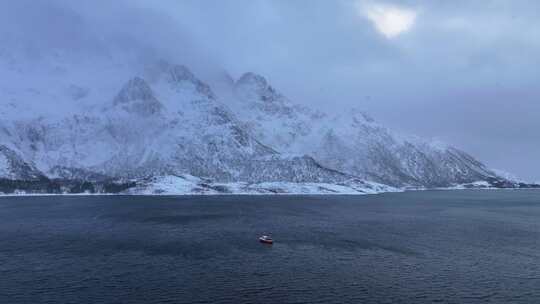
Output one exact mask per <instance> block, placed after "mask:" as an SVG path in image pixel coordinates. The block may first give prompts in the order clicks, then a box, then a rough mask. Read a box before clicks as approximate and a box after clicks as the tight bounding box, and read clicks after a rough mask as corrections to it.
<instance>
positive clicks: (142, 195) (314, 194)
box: [0, 187, 540, 198]
mask: <svg viewBox="0 0 540 304" xmlns="http://www.w3.org/2000/svg"><path fill="white" fill-rule="evenodd" d="M482 190H490V191H497V190H500V191H524V190H537V191H540V188H455V187H449V188H430V189H420V188H419V189H398V191H384V192H376V193H375V192H373V193H360V192H354V193H353V192H349V193H345V192H344V193H245V192H239V193H196V192H191V193H18V194H14V193H11V194H0V198H8V197H53V196H58V197H69V196H71V197H92V196H127V197H145V196H146V197H167V196H170V197H175V196H178V197H185V196H364V195H378V194H388V193H405V192H417V191H422V192H423V191H482Z"/></svg>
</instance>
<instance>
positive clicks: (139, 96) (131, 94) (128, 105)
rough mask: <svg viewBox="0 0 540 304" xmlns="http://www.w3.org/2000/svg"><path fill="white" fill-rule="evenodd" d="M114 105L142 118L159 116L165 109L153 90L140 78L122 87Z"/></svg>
mask: <svg viewBox="0 0 540 304" xmlns="http://www.w3.org/2000/svg"><path fill="white" fill-rule="evenodd" d="M113 105H114V106H115V107H122V109H124V110H125V111H127V112H129V113H136V114H138V115H141V116H150V115H153V114H157V113H159V112H160V111H161V110H162V108H163V105H162V104H161V103H160V102H159V101H158V100H157V99H156V97H155V96H154V92H153V91H152V88H150V86H149V85H148V83H146V81H145V80H144V79H142V78H140V77H134V78H132V79H131V80H129V81H128V82H127V83H126V84H125V85H124V86H123V87H122V89H121V90H120V92H119V93H118V95H117V96H116V98H115V99H114V102H113Z"/></svg>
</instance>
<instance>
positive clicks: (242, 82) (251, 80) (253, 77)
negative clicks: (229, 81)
mask: <svg viewBox="0 0 540 304" xmlns="http://www.w3.org/2000/svg"><path fill="white" fill-rule="evenodd" d="M236 86H255V87H257V88H258V89H260V90H261V89H262V90H264V89H266V88H267V87H268V82H267V81H266V78H264V77H263V76H261V75H259V74H255V73H252V72H247V73H244V74H243V75H242V76H241V77H240V78H239V79H238V81H236Z"/></svg>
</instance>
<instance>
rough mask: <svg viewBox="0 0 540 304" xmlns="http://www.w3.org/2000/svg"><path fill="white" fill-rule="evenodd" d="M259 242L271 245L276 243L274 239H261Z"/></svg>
mask: <svg viewBox="0 0 540 304" xmlns="http://www.w3.org/2000/svg"><path fill="white" fill-rule="evenodd" d="M259 242H261V243H263V244H270V245H271V244H273V243H274V241H272V240H259Z"/></svg>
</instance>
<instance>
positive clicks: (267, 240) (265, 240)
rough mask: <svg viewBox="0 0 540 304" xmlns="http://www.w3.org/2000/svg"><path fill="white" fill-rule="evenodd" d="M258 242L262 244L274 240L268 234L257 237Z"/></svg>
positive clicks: (270, 242) (271, 242)
mask: <svg viewBox="0 0 540 304" xmlns="http://www.w3.org/2000/svg"><path fill="white" fill-rule="evenodd" d="M259 242H261V243H264V244H273V243H274V241H273V240H272V238H271V237H269V236H268V235H263V236H261V237H260V238H259Z"/></svg>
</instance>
